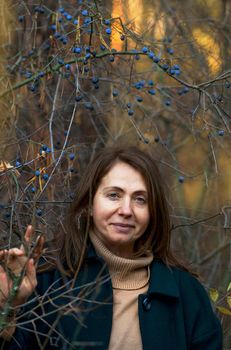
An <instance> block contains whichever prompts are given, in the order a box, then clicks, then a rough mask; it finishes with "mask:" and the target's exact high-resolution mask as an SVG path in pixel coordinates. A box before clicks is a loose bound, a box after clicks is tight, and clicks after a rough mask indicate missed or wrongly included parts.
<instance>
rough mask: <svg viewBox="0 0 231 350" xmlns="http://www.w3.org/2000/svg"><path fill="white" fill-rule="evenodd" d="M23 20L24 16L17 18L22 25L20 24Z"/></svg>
mask: <svg viewBox="0 0 231 350" xmlns="http://www.w3.org/2000/svg"><path fill="white" fill-rule="evenodd" d="M24 19H25V16H24V15H21V16H18V20H19V22H21V23H22V22H23V21H24Z"/></svg>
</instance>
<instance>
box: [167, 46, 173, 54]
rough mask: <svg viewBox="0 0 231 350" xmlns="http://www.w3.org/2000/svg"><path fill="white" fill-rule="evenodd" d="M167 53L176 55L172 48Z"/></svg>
mask: <svg viewBox="0 0 231 350" xmlns="http://www.w3.org/2000/svg"><path fill="white" fill-rule="evenodd" d="M167 52H168V53H169V54H170V55H173V54H174V50H173V48H172V47H167Z"/></svg>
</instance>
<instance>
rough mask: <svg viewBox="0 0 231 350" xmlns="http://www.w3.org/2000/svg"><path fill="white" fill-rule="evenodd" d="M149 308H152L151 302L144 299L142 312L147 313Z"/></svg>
mask: <svg viewBox="0 0 231 350" xmlns="http://www.w3.org/2000/svg"><path fill="white" fill-rule="evenodd" d="M151 307H152V304H151V300H150V299H149V298H148V297H145V298H144V300H143V309H144V311H149V310H150V309H151Z"/></svg>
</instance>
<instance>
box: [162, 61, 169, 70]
mask: <svg viewBox="0 0 231 350" xmlns="http://www.w3.org/2000/svg"><path fill="white" fill-rule="evenodd" d="M162 68H163V70H164V71H167V70H168V68H169V66H168V65H167V64H166V63H164V64H163V65H162Z"/></svg>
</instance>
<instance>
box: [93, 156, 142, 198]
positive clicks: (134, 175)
mask: <svg viewBox="0 0 231 350" xmlns="http://www.w3.org/2000/svg"><path fill="white" fill-rule="evenodd" d="M124 186H125V187H129V188H131V189H134V190H137V191H146V190H147V187H146V183H145V180H144V178H143V175H142V174H141V173H140V172H139V171H138V170H137V169H135V168H133V167H132V166H131V165H129V164H127V163H125V162H117V163H116V164H114V165H113V166H112V167H111V169H110V170H109V171H108V172H107V174H106V175H105V176H104V177H103V178H102V179H101V181H100V184H99V187H101V188H102V187H124Z"/></svg>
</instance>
